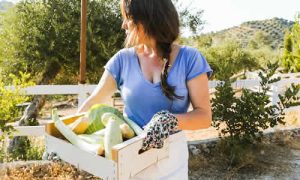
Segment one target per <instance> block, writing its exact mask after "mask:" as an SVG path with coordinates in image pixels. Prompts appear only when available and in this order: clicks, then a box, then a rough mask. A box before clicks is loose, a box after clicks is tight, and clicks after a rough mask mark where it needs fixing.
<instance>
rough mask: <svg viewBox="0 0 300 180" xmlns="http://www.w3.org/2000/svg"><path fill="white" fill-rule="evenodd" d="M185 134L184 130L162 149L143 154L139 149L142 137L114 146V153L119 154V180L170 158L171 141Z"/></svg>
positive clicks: (168, 140) (170, 140)
mask: <svg viewBox="0 0 300 180" xmlns="http://www.w3.org/2000/svg"><path fill="white" fill-rule="evenodd" d="M181 136H184V132H179V133H177V134H174V135H172V136H171V137H169V138H168V139H167V140H166V141H165V144H164V147H163V148H162V149H150V150H148V151H146V152H144V153H142V154H139V150H140V148H141V147H142V141H143V138H142V137H136V138H134V139H131V140H129V141H128V142H127V141H126V142H124V143H122V144H120V145H117V146H114V147H113V151H116V152H114V153H117V154H118V157H117V158H118V162H117V163H118V166H117V167H118V170H117V171H118V178H117V179H119V180H127V179H130V177H133V176H134V175H136V174H137V173H139V172H140V171H142V170H144V169H146V168H147V167H149V166H151V165H153V164H154V163H156V162H158V161H159V160H161V159H164V158H168V156H169V143H171V142H172V141H175V140H177V139H179V138H180V137H181Z"/></svg>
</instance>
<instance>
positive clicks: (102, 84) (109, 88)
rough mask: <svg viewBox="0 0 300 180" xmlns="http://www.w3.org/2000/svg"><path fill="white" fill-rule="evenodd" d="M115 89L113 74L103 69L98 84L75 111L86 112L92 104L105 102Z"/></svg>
mask: <svg viewBox="0 0 300 180" xmlns="http://www.w3.org/2000/svg"><path fill="white" fill-rule="evenodd" d="M116 90H117V84H116V81H115V79H114V78H113V76H112V75H111V74H110V73H109V72H108V71H107V70H105V71H104V73H103V75H102V77H101V79H100V81H99V84H98V85H97V87H96V89H95V90H94V91H93V93H92V94H91V96H90V97H89V98H88V99H87V100H86V101H85V102H84V103H83V104H82V105H81V106H80V108H79V109H78V111H77V113H82V112H86V111H87V110H88V109H90V107H91V106H93V105H94V104H99V103H105V102H107V101H108V100H109V98H111V97H112V95H113V93H114V92H115V91H116Z"/></svg>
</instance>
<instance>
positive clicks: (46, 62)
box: [0, 0, 124, 154]
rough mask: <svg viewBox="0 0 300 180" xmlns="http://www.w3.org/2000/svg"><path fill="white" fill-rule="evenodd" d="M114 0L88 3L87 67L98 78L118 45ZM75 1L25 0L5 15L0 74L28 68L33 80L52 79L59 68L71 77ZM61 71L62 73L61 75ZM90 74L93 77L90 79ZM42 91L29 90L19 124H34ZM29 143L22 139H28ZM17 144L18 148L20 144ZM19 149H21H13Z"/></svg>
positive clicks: (75, 57) (18, 140) (75, 60)
mask: <svg viewBox="0 0 300 180" xmlns="http://www.w3.org/2000/svg"><path fill="white" fill-rule="evenodd" d="M118 3H119V1H118V0H113V1H104V0H93V1H90V2H89V8H88V20H89V23H88V28H87V29H88V37H89V38H90V39H91V40H90V41H88V43H87V47H88V50H87V61H88V64H87V71H88V72H89V71H90V69H91V71H92V72H93V73H94V74H96V75H94V76H89V77H91V78H89V80H90V81H94V82H95V81H96V79H97V80H98V78H99V76H100V75H101V72H102V68H103V65H104V64H105V63H106V62H107V60H108V59H109V58H110V57H111V56H112V55H113V54H114V53H115V52H116V51H117V50H119V49H120V48H121V47H122V43H123V38H124V33H123V32H122V30H121V28H120V27H121V23H122V21H121V16H120V13H117V12H119V6H118ZM79 37H80V1H77V0H51V1H44V0H25V1H22V2H20V3H18V4H17V5H16V6H15V7H14V8H12V9H11V10H10V11H9V12H8V13H7V14H6V16H5V19H4V22H3V29H2V30H1V34H0V39H1V40H3V41H1V45H0V47H1V49H3V50H4V51H2V52H1V56H0V63H1V67H2V71H1V73H2V75H5V74H9V73H13V74H16V72H17V71H20V70H21V71H25V72H30V73H31V74H32V76H33V77H36V78H35V79H34V80H35V82H36V84H39V85H40V84H52V83H53V82H54V81H55V78H56V77H57V75H58V74H59V73H61V72H67V73H69V74H68V75H69V77H73V78H69V79H65V81H64V82H67V80H70V81H73V82H74V80H75V82H76V79H77V78H76V77H77V74H78V73H77V72H78V69H79V53H80V52H79V42H80V39H79ZM65 77H66V76H65ZM93 77H94V79H93ZM44 103H45V96H34V97H33V99H32V101H31V103H30V105H29V106H28V107H27V108H26V110H25V112H24V114H23V116H22V118H21V119H20V121H19V125H36V124H38V122H37V121H36V118H37V116H38V112H39V111H40V109H41V108H42V107H43V105H44ZM24 142H27V140H26V137H15V138H14V139H13V140H12V141H11V142H10V148H9V150H10V152H11V151H15V150H16V149H20V150H22V149H24V148H26V147H24V146H23V145H24ZM27 144H28V143H25V145H27ZM20 147H21V148H20ZM16 154H20V153H16Z"/></svg>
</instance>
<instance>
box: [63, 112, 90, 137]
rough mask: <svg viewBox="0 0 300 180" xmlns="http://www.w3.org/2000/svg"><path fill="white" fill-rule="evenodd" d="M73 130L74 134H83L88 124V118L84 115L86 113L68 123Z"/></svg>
mask: <svg viewBox="0 0 300 180" xmlns="http://www.w3.org/2000/svg"><path fill="white" fill-rule="evenodd" d="M68 126H69V127H70V128H71V129H72V131H73V132H75V133H76V134H83V133H84V132H85V131H86V130H87V128H88V126H89V119H88V117H87V116H86V114H85V115H84V116H82V117H80V118H78V119H77V120H76V121H74V122H73V123H71V124H69V125H68Z"/></svg>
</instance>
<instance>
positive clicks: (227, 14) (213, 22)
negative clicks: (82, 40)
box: [8, 0, 300, 33]
mask: <svg viewBox="0 0 300 180" xmlns="http://www.w3.org/2000/svg"><path fill="white" fill-rule="evenodd" d="M8 1H12V2H17V1H19V0H8ZM180 1H181V2H183V4H186V5H188V4H190V5H191V7H192V8H199V9H202V10H204V14H203V20H204V21H206V24H205V26H204V29H203V31H202V32H203V33H206V32H211V31H219V30H223V29H226V28H230V27H233V26H238V25H240V24H241V23H243V22H246V21H251V20H264V19H271V18H273V17H278V18H284V19H287V20H294V17H295V15H296V13H297V12H300V0H180Z"/></svg>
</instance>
